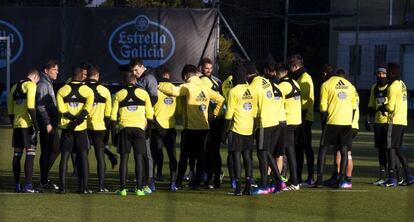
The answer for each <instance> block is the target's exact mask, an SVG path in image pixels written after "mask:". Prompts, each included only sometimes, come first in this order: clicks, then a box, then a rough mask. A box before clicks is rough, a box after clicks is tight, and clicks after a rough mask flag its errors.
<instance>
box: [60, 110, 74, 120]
mask: <svg viewBox="0 0 414 222" xmlns="http://www.w3.org/2000/svg"><path fill="white" fill-rule="evenodd" d="M62 116H63V117H65V118H66V119H68V120H71V121H74V120H75V119H76V116H74V115H72V114H70V113H69V112H66V113H62Z"/></svg>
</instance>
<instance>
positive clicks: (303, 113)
mask: <svg viewBox="0 0 414 222" xmlns="http://www.w3.org/2000/svg"><path fill="white" fill-rule="evenodd" d="M307 112H308V110H307V109H302V123H303V121H305V118H306V113H307Z"/></svg>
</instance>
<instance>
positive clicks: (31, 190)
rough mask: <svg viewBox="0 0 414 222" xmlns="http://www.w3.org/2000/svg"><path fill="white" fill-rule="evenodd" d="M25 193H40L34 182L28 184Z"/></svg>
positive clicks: (24, 189)
mask: <svg viewBox="0 0 414 222" xmlns="http://www.w3.org/2000/svg"><path fill="white" fill-rule="evenodd" d="M22 192H23V193H39V191H38V190H36V189H35V188H34V187H33V185H32V184H26V185H25V186H24V188H23V190H22Z"/></svg>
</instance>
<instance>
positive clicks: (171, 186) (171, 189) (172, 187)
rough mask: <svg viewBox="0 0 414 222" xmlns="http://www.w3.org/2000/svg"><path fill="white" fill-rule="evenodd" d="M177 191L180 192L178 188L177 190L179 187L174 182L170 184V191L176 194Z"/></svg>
mask: <svg viewBox="0 0 414 222" xmlns="http://www.w3.org/2000/svg"><path fill="white" fill-rule="evenodd" d="M177 190H178V188H177V186H176V184H175V182H172V183H171V184H170V191H172V192H175V191H177Z"/></svg>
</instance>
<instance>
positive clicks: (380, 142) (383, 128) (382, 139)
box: [374, 123, 388, 149]
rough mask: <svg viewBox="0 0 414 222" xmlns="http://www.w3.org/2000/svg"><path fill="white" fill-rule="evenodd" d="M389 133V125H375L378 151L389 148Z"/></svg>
mask: <svg viewBox="0 0 414 222" xmlns="http://www.w3.org/2000/svg"><path fill="white" fill-rule="evenodd" d="M387 131H388V124H386V123H375V125H374V140H375V148H377V149H386V148H387Z"/></svg>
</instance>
